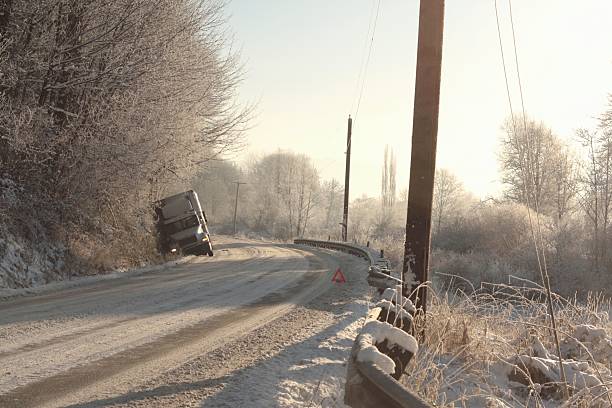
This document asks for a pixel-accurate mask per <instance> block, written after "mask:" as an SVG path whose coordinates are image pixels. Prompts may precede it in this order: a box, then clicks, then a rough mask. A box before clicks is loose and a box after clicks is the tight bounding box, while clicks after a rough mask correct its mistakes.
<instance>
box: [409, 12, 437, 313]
mask: <svg viewBox="0 0 612 408" xmlns="http://www.w3.org/2000/svg"><path fill="white" fill-rule="evenodd" d="M443 31H444V0H421V5H420V11H419V44H418V48H417V67H416V85H415V93H414V117H413V121H412V152H411V159H410V160H411V161H410V186H409V190H408V218H407V221H406V244H405V247H404V267H403V271H402V272H403V273H402V278H403V280H404V282H410V281H411V276H410V275H409V271H410V270H411V271H412V273H413V274H414V277H415V278H416V280H415V282H414V283H413V286H412V288H410V289H409V288H407V287H406V286H404V295H405V296H408V295H409V294H410V292H414V293H413V295H412V297H411V300H412V301H413V303H415V305H416V306H417V307H421V308H422V309H423V311H425V310H426V307H427V288H426V287H421V288H419V289H418V290H416V291H415V289H416V288H417V287H418V286H419V284H421V283H424V282H427V280H428V271H429V250H430V249H429V247H430V241H431V208H432V199H433V187H434V174H435V170H436V140H437V137H438V111H439V105H440V76H441V70H442V33H443Z"/></svg>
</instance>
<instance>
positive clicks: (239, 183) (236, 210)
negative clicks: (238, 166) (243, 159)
mask: <svg viewBox="0 0 612 408" xmlns="http://www.w3.org/2000/svg"><path fill="white" fill-rule="evenodd" d="M234 183H236V201H235V203H234V235H236V215H237V214H238V190H239V189H240V185H241V184H246V183H241V182H240V181H234Z"/></svg>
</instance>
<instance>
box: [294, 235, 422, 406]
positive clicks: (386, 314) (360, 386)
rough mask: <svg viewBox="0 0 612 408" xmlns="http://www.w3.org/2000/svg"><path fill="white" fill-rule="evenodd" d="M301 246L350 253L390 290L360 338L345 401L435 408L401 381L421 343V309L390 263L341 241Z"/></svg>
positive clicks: (352, 357) (350, 366) (373, 279)
mask: <svg viewBox="0 0 612 408" xmlns="http://www.w3.org/2000/svg"><path fill="white" fill-rule="evenodd" d="M294 243H295V244H298V245H308V246H313V247H317V248H326V249H332V250H336V251H342V252H346V253H349V254H352V255H355V256H359V257H362V258H364V259H365V260H367V261H368V262H369V264H370V266H369V268H368V277H367V280H368V284H370V286H374V287H376V288H379V289H383V288H384V289H385V290H384V291H383V292H382V296H381V299H380V301H379V302H378V304H377V305H376V307H374V308H373V309H372V310H370V312H369V314H368V316H367V318H366V323H365V325H364V326H363V328H362V329H361V332H360V333H359V334H358V335H357V338H356V339H355V343H354V344H353V348H352V350H351V355H350V358H349V361H348V365H347V376H346V385H345V396H344V402H345V403H346V404H347V405H349V406H351V407H353V408H375V407H390V408H431V405H429V404H428V403H427V402H425V401H424V400H423V399H421V398H420V397H419V396H417V395H415V394H414V393H412V392H411V391H410V390H408V389H407V388H406V387H405V386H403V385H402V384H401V383H399V382H398V380H399V378H400V377H401V375H402V374H403V373H404V370H405V369H406V365H407V364H408V362H409V361H410V359H411V358H412V357H413V356H414V355H415V354H416V352H417V350H418V344H417V341H416V339H415V338H414V337H413V336H411V335H410V334H409V332H410V331H411V329H412V316H413V314H414V313H415V312H416V308H415V307H414V305H413V304H412V302H410V300H409V299H405V298H403V297H402V295H401V286H399V284H400V283H401V281H400V280H399V279H397V278H395V277H393V276H391V272H390V263H389V261H388V260H387V259H385V258H384V257H382V256H380V255H379V254H378V253H377V252H376V251H374V250H373V249H372V248H370V247H364V246H360V245H353V244H347V243H345V242H336V241H319V240H310V239H296V240H294Z"/></svg>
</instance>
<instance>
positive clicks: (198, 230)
mask: <svg viewBox="0 0 612 408" xmlns="http://www.w3.org/2000/svg"><path fill="white" fill-rule="evenodd" d="M155 218H156V227H157V244H158V249H159V251H160V252H161V253H162V254H164V255H165V254H170V253H176V252H181V253H183V254H193V255H208V256H213V247H212V242H211V240H210V234H209V232H208V227H207V225H206V222H207V219H206V214H205V213H204V211H202V207H201V206H200V201H199V200H198V195H197V194H196V192H195V191H193V190H189V191H185V192H183V193H179V194H175V195H173V196H170V197H166V198H163V199H161V200H159V201H157V202H156V203H155Z"/></svg>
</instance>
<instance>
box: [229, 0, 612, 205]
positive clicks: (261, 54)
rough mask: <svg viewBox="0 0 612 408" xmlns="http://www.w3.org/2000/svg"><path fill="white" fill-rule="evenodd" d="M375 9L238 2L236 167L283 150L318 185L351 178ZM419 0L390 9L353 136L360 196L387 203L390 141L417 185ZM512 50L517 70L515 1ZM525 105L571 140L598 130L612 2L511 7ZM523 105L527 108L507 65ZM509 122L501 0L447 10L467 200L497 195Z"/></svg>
mask: <svg viewBox="0 0 612 408" xmlns="http://www.w3.org/2000/svg"><path fill="white" fill-rule="evenodd" d="M376 3H377V0H302V1H298V0H231V2H230V3H229V4H228V10H227V12H228V14H229V15H230V18H229V25H230V27H231V28H230V29H231V31H232V32H233V33H234V46H235V47H238V48H240V49H241V50H242V60H243V62H244V63H245V80H244V83H243V84H242V87H241V95H240V98H241V100H242V101H243V102H245V103H248V102H257V103H258V105H257V115H256V117H255V119H254V121H253V125H254V127H253V129H252V130H251V131H249V134H248V148H247V150H246V151H244V152H243V153H242V154H240V155H239V156H238V160H241V159H244V158H246V157H247V156H248V155H251V154H262V153H267V152H273V151H276V150H277V149H279V148H280V149H283V150H291V151H293V152H296V153H305V154H307V155H309V156H310V157H312V158H313V160H314V162H315V164H316V165H317V167H318V168H319V171H320V173H321V176H322V177H323V178H326V179H330V178H332V177H333V178H336V179H338V180H344V150H345V143H346V119H347V117H348V114H349V113H351V114H353V116H354V113H355V112H354V108H353V111H352V112H351V111H350V110H351V105H354V102H355V100H356V95H355V94H356V88H357V77H358V74H359V66H360V63H361V61H362V58H363V54H364V51H366V50H365V47H364V43H365V42H366V41H365V40H366V32H367V29H368V19H369V17H370V13H371V10H372V6H373V5H374V6H375V5H376ZM418 4H419V2H418V1H417V0H382V2H381V8H380V14H379V19H378V25H377V28H376V34H375V38H374V45H373V51H372V56H371V60H370V65H369V68H368V73H367V78H366V85H365V91H364V95H363V99H362V102H361V107H360V110H359V115H358V117H357V119H356V122H355V126H354V129H353V151H352V159H351V162H352V167H351V199H354V198H356V197H359V196H361V195H362V194H367V195H370V196H378V195H379V194H380V178H381V167H382V161H383V152H384V148H385V145H386V144H388V145H389V146H390V147H392V148H393V149H394V151H395V154H396V157H397V161H398V175H397V176H398V183H397V184H398V190H399V189H401V188H404V187H406V186H407V184H408V179H409V161H410V139H411V135H412V133H411V132H412V106H413V98H414V76H415V68H416V46H417V28H418ZM498 4H499V7H500V19H501V25H502V30H503V32H502V35H503V38H504V47H505V48H504V52H505V54H506V61H507V62H508V63H510V62H513V61H514V54H513V49H512V43H511V41H512V37H511V31H510V20H509V13H508V2H507V0H498ZM512 4H513V12H514V23H515V30H516V35H517V46H518V53H519V54H518V56H519V64H520V70H521V79H522V82H523V92H524V97H525V108H526V110H527V113H528V115H530V116H532V117H533V118H535V119H537V120H542V121H543V122H545V123H546V124H547V125H548V126H550V127H551V128H552V129H553V131H554V132H555V133H557V134H558V135H559V136H561V137H563V138H567V139H571V138H573V137H574V130H575V129H577V128H580V127H589V126H592V125H593V123H594V120H593V118H594V117H595V116H597V115H599V114H600V113H601V112H602V111H603V110H604V108H605V106H606V102H607V95H608V93H611V92H612V0H581V1H576V0H514V1H513V3H512ZM508 68H509V72H510V75H511V77H512V78H511V79H512V82H511V84H510V85H511V87H512V94H513V104H514V107H515V109H517V108H518V107H519V106H520V100H519V98H518V86H517V82H516V69H515V66H514V64H513V63H512V64H509V66H508ZM508 115H509V109H508V103H507V96H506V88H505V83H504V76H503V71H502V65H501V57H500V50H499V43H498V37H497V27H496V23H495V9H494V2H493V0H447V1H446V16H445V32H444V50H443V56H442V86H441V98H440V119H439V134H438V153H437V167H444V168H447V169H449V170H451V171H452V172H453V173H455V174H456V175H457V176H458V177H459V178H460V179H461V180H462V181H463V183H464V185H465V187H466V189H467V190H469V191H471V192H473V193H474V194H475V195H476V196H479V197H485V196H487V195H490V194H496V193H498V192H499V191H500V185H499V181H498V180H499V175H498V170H499V168H498V163H497V153H498V146H499V144H498V140H499V136H500V126H501V123H502V122H503V120H504V118H505V117H506V116H508Z"/></svg>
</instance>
